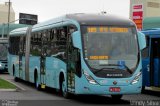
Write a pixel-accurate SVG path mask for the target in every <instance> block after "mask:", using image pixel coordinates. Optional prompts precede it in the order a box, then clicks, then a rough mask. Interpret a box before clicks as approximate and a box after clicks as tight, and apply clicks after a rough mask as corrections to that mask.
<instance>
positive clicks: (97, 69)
mask: <svg viewBox="0 0 160 106" xmlns="http://www.w3.org/2000/svg"><path fill="white" fill-rule="evenodd" d="M108 69H112V70H113V69H115V68H101V69H99V70H98V69H97V71H95V72H94V74H96V73H98V72H101V71H103V70H108Z"/></svg>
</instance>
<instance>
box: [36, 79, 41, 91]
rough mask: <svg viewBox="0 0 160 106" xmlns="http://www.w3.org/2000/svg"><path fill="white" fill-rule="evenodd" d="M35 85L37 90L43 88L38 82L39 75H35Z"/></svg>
mask: <svg viewBox="0 0 160 106" xmlns="http://www.w3.org/2000/svg"><path fill="white" fill-rule="evenodd" d="M35 87H36V89H37V90H41V87H40V84H39V83H38V77H37V76H36V77H35Z"/></svg>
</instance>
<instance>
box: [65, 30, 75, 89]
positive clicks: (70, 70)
mask: <svg viewBox="0 0 160 106" xmlns="http://www.w3.org/2000/svg"><path fill="white" fill-rule="evenodd" d="M67 32H68V36H67V39H68V40H67V41H68V42H67V90H68V91H69V92H75V69H76V64H75V63H76V62H75V52H76V49H75V48H74V47H73V45H72V41H71V32H70V29H69V28H68V31H67Z"/></svg>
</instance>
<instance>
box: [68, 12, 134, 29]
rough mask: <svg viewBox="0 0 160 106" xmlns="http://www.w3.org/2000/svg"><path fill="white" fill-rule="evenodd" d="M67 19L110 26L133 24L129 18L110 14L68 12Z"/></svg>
mask: <svg viewBox="0 0 160 106" xmlns="http://www.w3.org/2000/svg"><path fill="white" fill-rule="evenodd" d="M66 17H67V18H69V19H74V20H76V21H78V22H79V24H80V25H111V26H115V25H116V26H117V25H118V26H133V25H134V24H133V22H132V21H131V20H130V19H127V18H124V17H120V16H115V15H111V14H105V15H104V14H84V13H79V14H68V15H66Z"/></svg>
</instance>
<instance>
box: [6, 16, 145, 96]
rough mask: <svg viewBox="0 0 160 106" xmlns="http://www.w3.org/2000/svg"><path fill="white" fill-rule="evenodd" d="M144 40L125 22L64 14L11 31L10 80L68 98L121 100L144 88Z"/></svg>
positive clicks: (101, 17) (134, 27)
mask: <svg viewBox="0 0 160 106" xmlns="http://www.w3.org/2000/svg"><path fill="white" fill-rule="evenodd" d="M143 48H145V36H144V35H143V34H142V33H140V32H137V29H136V26H135V24H134V23H133V22H132V21H131V20H129V19H125V18H121V17H117V16H114V15H109V14H108V15H103V14H102V15H100V14H83V13H79V14H68V15H65V16H62V17H59V18H55V19H51V20H49V21H46V22H43V23H39V24H37V25H34V26H32V27H26V28H20V29H16V30H13V31H11V32H10V36H9V56H8V60H9V61H8V68H9V72H10V74H11V75H13V76H14V77H15V80H17V79H23V80H25V81H29V82H31V83H34V84H35V86H36V88H37V89H45V87H51V88H54V89H56V90H58V91H60V92H61V94H62V96H64V97H65V98H69V97H70V94H75V95H81V94H82V95H111V96H112V97H113V98H114V99H120V98H121V97H122V95H124V94H136V93H140V92H141V88H142V74H141V73H142V72H141V69H142V64H141V54H140V51H141V50H142V49H143Z"/></svg>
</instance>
